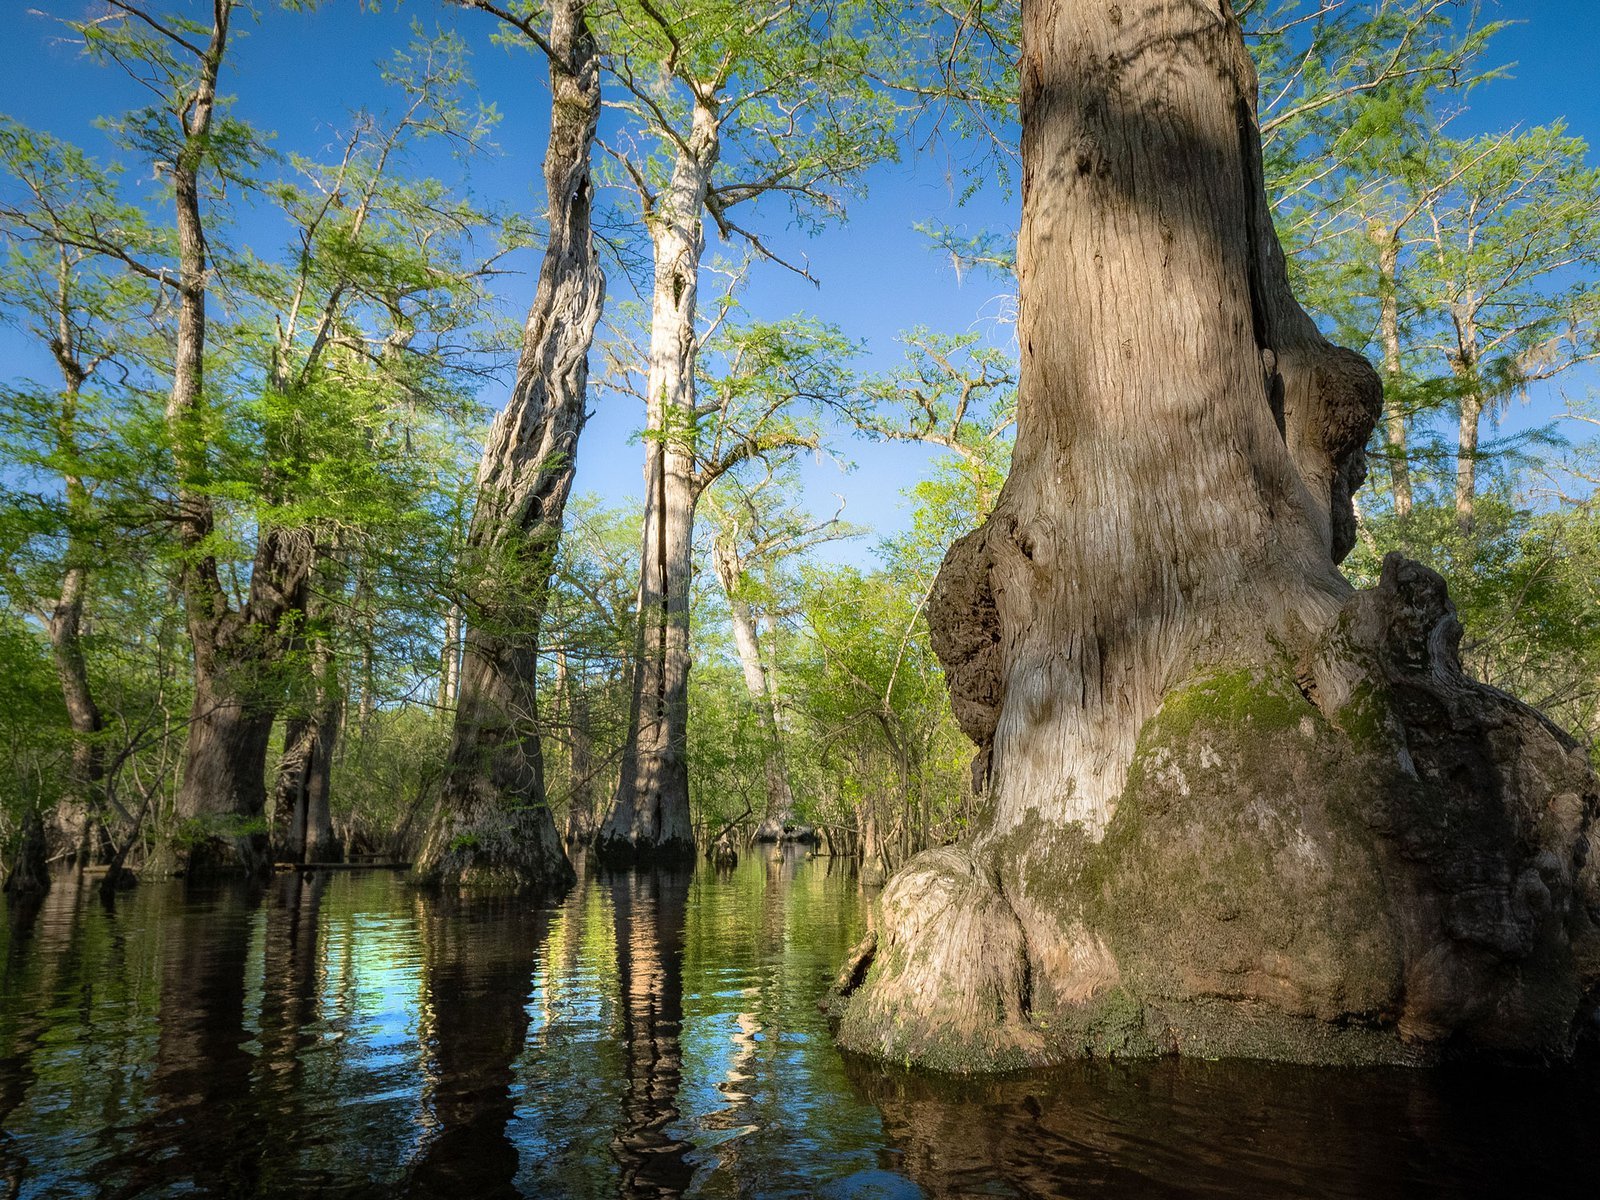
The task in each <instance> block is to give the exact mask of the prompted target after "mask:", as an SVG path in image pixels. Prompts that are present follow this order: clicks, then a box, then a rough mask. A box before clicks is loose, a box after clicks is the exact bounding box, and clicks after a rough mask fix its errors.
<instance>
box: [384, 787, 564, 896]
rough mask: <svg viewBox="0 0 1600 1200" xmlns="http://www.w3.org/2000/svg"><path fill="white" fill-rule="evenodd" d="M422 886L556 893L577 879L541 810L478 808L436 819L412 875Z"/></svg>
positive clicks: (557, 838)
mask: <svg viewBox="0 0 1600 1200" xmlns="http://www.w3.org/2000/svg"><path fill="white" fill-rule="evenodd" d="M412 878H413V880H414V881H415V882H416V883H418V884H420V885H422V886H425V887H441V888H458V889H463V890H469V891H472V892H476V893H484V894H494V893H505V894H515V893H526V892H541V893H557V892H563V891H565V890H566V889H567V888H569V887H571V886H572V884H573V883H574V882H575V881H576V879H577V875H576V873H575V872H574V871H573V869H572V864H571V863H570V862H569V861H568V860H567V855H566V851H565V850H563V849H562V847H561V840H560V838H559V837H557V836H556V833H555V826H554V824H553V823H552V822H551V820H550V816H549V813H548V811H547V810H545V809H543V808H538V809H535V808H533V807H531V806H529V807H522V808H513V809H502V808H498V807H488V808H480V809H479V810H478V811H477V812H475V813H472V814H470V815H469V814H455V815H442V816H441V817H440V818H439V819H438V820H437V822H436V824H435V827H434V829H433V830H432V831H431V832H430V833H429V836H428V840H427V843H426V844H425V846H424V847H423V852H422V854H421V855H420V856H419V857H418V860H417V863H416V866H415V867H414V868H413V871H412Z"/></svg>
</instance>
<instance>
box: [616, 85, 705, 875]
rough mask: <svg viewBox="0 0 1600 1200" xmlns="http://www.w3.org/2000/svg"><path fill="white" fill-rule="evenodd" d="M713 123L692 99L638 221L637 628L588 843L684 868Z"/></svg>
mask: <svg viewBox="0 0 1600 1200" xmlns="http://www.w3.org/2000/svg"><path fill="white" fill-rule="evenodd" d="M719 138H720V133H719V124H718V116H717V113H716V111H715V109H714V108H713V107H712V106H711V105H710V104H709V103H708V102H706V101H704V100H698V101H697V102H696V103H695V107H694V113H693V121H692V126H691V129H690V133H689V136H688V138H687V139H686V140H685V142H684V143H683V145H682V146H681V147H680V150H679V153H678V156H677V159H676V161H675V162H674V164H673V172H672V179H671V182H670V184H669V186H668V187H667V188H666V189H665V191H664V192H663V193H662V194H661V195H660V196H659V197H658V198H657V200H656V206H655V208H654V210H653V211H651V212H649V213H648V214H647V217H646V220H647V222H648V224H649V226H650V238H651V242H652V244H653V247H654V255H655V291H654V298H653V302H652V307H651V314H650V371H649V374H648V377H647V381H646V400H647V404H648V413H647V418H646V427H645V466H644V482H645V500H644V537H643V548H642V552H641V555H640V565H639V629H638V634H637V636H636V639H635V643H634V656H633V691H632V693H631V697H630V699H629V703H628V732H627V740H626V741H625V742H624V743H623V748H622V774H621V778H620V780H619V781H618V784H617V794H616V796H615V797H614V798H613V800H612V802H611V811H610V813H609V814H608V815H607V817H606V820H605V822H604V824H602V825H601V827H600V831H599V833H598V834H597V835H596V837H595V853H596V854H597V855H598V856H599V857H600V858H601V859H603V860H605V861H609V862H616V863H627V862H632V861H635V860H645V859H654V860H660V861H693V859H694V830H693V829H692V828H691V826H690V820H689V766H688V760H687V758H686V750H687V742H688V727H689V582H690V576H691V575H692V573H693V565H694V563H693V535H694V509H695V501H696V499H697V496H696V492H695V481H694V465H695V464H694V456H693V447H692V446H691V445H690V444H689V438H690V437H691V436H692V429H693V423H694V402H695V391H694V366H695V351H696V346H697V331H696V329H695V312H696V303H697V297H698V296H699V286H700V256H701V254H702V252H703V251H704V250H705V229H704V226H703V213H704V210H705V202H706V190H707V188H708V187H709V186H710V182H711V169H712V167H713V166H714V165H715V163H716V160H717V151H718V147H719V144H720V142H719Z"/></svg>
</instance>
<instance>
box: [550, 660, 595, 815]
mask: <svg viewBox="0 0 1600 1200" xmlns="http://www.w3.org/2000/svg"><path fill="white" fill-rule="evenodd" d="M556 680H557V687H558V689H559V691H560V693H561V700H562V707H563V709H564V710H565V711H566V715H567V745H568V753H567V776H568V796H567V827H566V842H567V845H569V846H577V845H582V844H584V843H586V842H588V841H589V840H590V839H591V838H592V837H594V826H595V812H594V778H593V776H594V771H595V764H594V739H593V736H592V735H591V733H590V730H589V697H588V694H587V692H586V691H585V689H584V687H583V684H582V681H578V682H574V681H573V677H572V672H571V671H570V670H569V669H568V666H567V655H566V652H565V651H562V652H561V653H560V654H559V655H558V656H557V659H556Z"/></svg>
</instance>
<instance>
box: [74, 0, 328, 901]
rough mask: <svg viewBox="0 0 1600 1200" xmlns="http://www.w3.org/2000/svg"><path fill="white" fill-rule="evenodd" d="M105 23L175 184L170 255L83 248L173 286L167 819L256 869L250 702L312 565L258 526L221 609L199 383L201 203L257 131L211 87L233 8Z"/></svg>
mask: <svg viewBox="0 0 1600 1200" xmlns="http://www.w3.org/2000/svg"><path fill="white" fill-rule="evenodd" d="M109 8H110V10H111V11H110V12H109V13H108V14H107V15H106V16H105V17H103V18H99V19H95V20H90V21H86V22H81V23H78V24H77V26H76V27H77V29H78V30H79V32H80V33H81V35H82V36H83V38H84V41H85V43H86V45H87V47H88V49H89V51H90V52H91V53H92V54H94V55H96V56H97V57H99V58H101V59H103V60H105V61H109V62H113V63H115V64H117V65H118V66H120V67H122V68H123V69H125V70H126V71H128V73H129V74H130V75H132V76H133V77H134V78H135V79H136V80H138V81H139V82H140V83H141V84H143V85H144V86H146V87H148V88H149V89H150V90H151V91H153V92H154V93H155V95H156V97H157V99H156V101H155V102H154V103H152V104H150V105H149V106H147V107H146V108H143V109H140V110H138V111H136V112H134V113H132V114H130V115H128V116H127V117H125V118H123V119H122V120H121V121H120V122H118V123H117V125H116V128H117V130H118V132H119V135H120V137H121V138H122V140H123V141H124V142H125V143H126V144H127V145H128V147H129V148H130V149H132V150H134V151H136V152H137V153H139V154H141V155H142V156H144V157H146V158H147V159H148V160H149V161H150V162H151V163H152V164H153V165H154V167H155V169H156V170H157V172H159V173H160V174H161V175H162V176H164V177H165V179H166V182H167V185H168V187H170V189H171V195H172V200H173V220H174V229H175V234H176V238H175V240H176V261H175V262H174V263H173V264H172V265H171V267H157V266H152V265H150V264H148V263H146V262H144V261H143V260H141V259H138V258H136V257H134V255H133V254H131V253H130V252H129V251H128V250H127V248H126V247H120V246H116V245H111V244H106V243H105V241H104V237H103V235H102V234H101V233H100V231H98V230H91V231H88V233H89V236H88V237H86V239H85V240H86V241H87V242H88V243H89V244H91V245H95V246H96V248H98V249H105V250H107V251H108V252H112V253H117V254H118V255H119V256H120V257H122V259H123V261H124V262H126V263H127V264H128V266H129V267H131V268H132V269H133V270H135V271H136V272H138V273H140V274H143V275H145V276H146V277H148V278H151V279H155V280H157V281H159V282H161V283H162V284H163V285H166V286H170V287H171V288H172V290H173V292H174V295H175V304H176V309H177V323H176V326H177V327H176V334H175V339H176V340H175V343H174V354H173V365H172V384H171V390H170V392H169V395H168V400H167V427H168V437H169V444H170V453H171V456H172V469H173V474H174V477H175V479H176V484H175V500H174V507H175V511H174V517H173V520H174V526H175V528H176V530H177V536H178V540H179V542H180V545H181V547H182V552H183V567H182V582H183V595H184V606H185V612H186V617H187V622H188V629H189V636H190V639H191V641H192V643H193V649H194V707H193V711H192V713H191V715H190V722H189V734H188V746H187V750H186V752H185V756H184V771H183V782H182V785H181V787H180V789H179V792H178V798H177V812H178V816H179V818H180V819H181V820H182V821H183V822H184V827H183V830H182V834H181V839H182V841H181V844H182V847H183V850H184V853H185V857H186V860H187V862H186V865H187V866H188V867H189V868H190V869H192V870H198V871H205V870H209V869H216V868H242V869H245V870H247V871H257V870H263V869H265V868H266V867H267V865H268V863H269V857H268V853H267V839H266V836H265V827H264V825H263V823H262V819H261V818H262V814H263V811H264V809H265V806H266V791H265V784H264V778H263V772H264V769H265V760H266V753H267V741H268V738H269V736H270V734H271V730H272V721H273V709H272V706H271V704H270V703H264V702H263V698H262V696H261V695H260V687H259V685H260V666H261V663H262V661H263V659H270V658H271V657H272V656H273V654H274V653H275V651H276V649H277V648H278V646H279V645H280V644H281V638H282V636H283V633H284V629H283V622H284V618H285V617H286V616H288V614H290V613H291V612H293V611H294V609H295V608H296V607H297V606H298V605H299V604H300V603H301V600H302V591H303V588H304V585H305V579H306V574H307V571H308V569H309V566H310V554H309V543H308V539H307V537H306V536H305V533H304V531H303V530H297V529H292V528H287V527H279V526H274V527H268V528H264V529H263V530H262V531H261V535H260V539H259V541H258V544H257V550H256V555H255V561H254V563H253V564H252V568H251V573H250V585H249V592H248V597H247V599H246V600H245V603H244V604H243V605H242V607H240V608H238V609H235V608H234V607H233V605H232V604H231V603H230V599H229V595H228V590H227V588H226V586H225V585H224V582H223V578H222V574H221V572H220V570H219V566H218V562H219V557H218V542H217V528H216V526H217V513H216V507H215V504H214V502H213V499H212V496H211V493H210V489H209V487H208V477H209V473H210V465H211V464H210V462H209V461H208V459H209V453H210V450H209V447H210V442H211V439H212V437H213V430H212V426H213V420H214V413H215V406H214V397H213V396H212V395H211V394H210V393H208V390H207V386H206V379H205V366H206V350H207V342H206V322H207V296H208V293H209V290H210V287H211V281H212V276H211V269H210V266H211V263H210V259H211V243H210V242H209V240H208V237H207V222H206V212H205V209H206V202H207V196H208V193H209V189H210V188H211V187H212V185H213V184H215V183H216V182H217V181H219V180H222V179H226V178H229V177H230V176H232V177H236V176H237V174H238V173H239V172H240V171H241V170H243V169H244V168H246V167H247V166H248V165H249V164H250V163H251V161H252V160H253V159H254V158H255V157H256V156H257V155H258V153H259V150H258V145H257V139H256V138H255V135H254V134H253V133H252V132H251V131H250V130H249V129H248V128H247V127H246V126H244V125H243V124H241V123H240V122H237V121H235V120H233V119H232V118H230V117H229V116H228V115H227V114H226V112H225V111H224V108H223V101H222V98H221V96H220V95H219V92H218V83H219V80H220V78H221V74H222V69H223V65H224V63H225V61H226V59H227V54H228V46H229V36H230V32H231V30H232V25H233V20H234V17H235V15H236V13H237V11H238V9H239V5H238V3H237V0H212V4H211V6H210V8H211V12H210V17H209V20H201V21H195V20H191V19H188V18H186V17H183V16H181V15H176V14H171V13H161V12H159V11H158V10H157V9H156V8H155V6H151V5H143V4H138V3H132V2H124V0H109Z"/></svg>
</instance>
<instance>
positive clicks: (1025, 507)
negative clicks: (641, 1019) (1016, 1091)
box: [839, 0, 1600, 1071]
mask: <svg viewBox="0 0 1600 1200" xmlns="http://www.w3.org/2000/svg"><path fill="white" fill-rule="evenodd" d="M1023 23H1024V48H1023V56H1022V77H1023V95H1022V120H1023V170H1024V185H1023V186H1024V192H1023V221H1022V236H1021V240H1020V244H1019V267H1020V277H1021V299H1022V308H1021V317H1020V321H1019V329H1018V332H1019V335H1020V340H1021V345H1022V355H1023V359H1022V380H1021V394H1020V403H1019V410H1018V430H1017V445H1016V453H1015V456H1014V459H1013V468H1012V473H1011V476H1010V478H1009V480H1008V481H1007V483H1006V486H1005V488H1004V490H1003V492H1002V495H1001V497H1000V500H999V502H998V504H997V506H996V509H995V512H994V514H993V515H992V517H991V518H990V519H989V520H988V521H987V522H986V523H985V525H984V526H983V527H982V528H981V529H980V530H978V531H977V532H976V533H973V534H970V535H968V536H967V537H965V538H963V539H962V540H961V541H959V542H957V543H956V545H955V546H954V547H953V548H952V549H951V551H950V554H949V555H948V557H947V558H946V561H945V565H944V568H943V570H942V571H941V573H940V576H939V579H938V582H937V584H936V586H935V590H934V593H933V596H932V598H931V601H930V604H929V626H930V628H931V629H932V630H933V633H934V648H935V650H936V651H937V652H938V654H939V656H940V658H941V659H942V661H943V662H944V664H945V668H946V671H947V673H948V677H949V682H950V687H951V693H952V699H953V702H954V706H955V710H956V714H957V717H958V719H959V720H960V721H961V724H962V726H963V728H964V729H965V730H966V731H967V732H968V734H969V735H971V736H972V737H973V738H974V740H975V741H976V742H977V743H978V745H979V747H980V751H979V753H980V763H981V765H982V766H985V767H987V774H988V778H989V786H990V787H991V788H992V790H993V809H992V816H991V818H990V819H989V821H988V822H987V824H986V825H985V827H984V828H983V829H982V830H981V831H979V832H978V833H977V834H976V836H975V837H974V838H973V839H972V840H971V841H970V842H968V843H967V844H965V845H962V846H958V847H946V848H941V849H938V850H934V851H931V852H929V853H926V854H923V855H920V856H919V857H918V858H916V859H915V860H913V861H912V862H911V863H909V864H907V866H906V867H905V868H904V869H903V870H902V871H901V872H900V873H899V874H898V875H897V876H896V877H895V878H894V879H893V880H892V881H891V882H890V883H889V885H888V886H887V888H886V889H885V891H884V894H883V896H882V898H881V900H880V913H879V921H878V930H879V933H878V937H877V939H876V944H875V947H874V949H872V950H871V951H869V952H867V954H865V955H864V956H863V958H862V960H861V961H860V962H859V963H857V964H855V966H854V968H853V969H852V970H850V971H849V972H847V974H846V975H845V980H846V983H845V987H844V988H843V989H842V990H843V991H844V993H845V994H844V995H843V996H842V997H841V1000H840V1004H841V1008H840V1012H841V1017H842V1020H841V1025H840V1029H839V1034H840V1038H841V1041H842V1042H843V1043H844V1044H845V1045H846V1046H847V1047H850V1048H852V1049H855V1050H859V1051H863V1052H866V1053H870V1054H875V1055H880V1056H884V1057H887V1058H891V1059H893V1060H895V1061H897V1062H903V1061H911V1062H914V1063H921V1064H923V1065H927V1066H933V1067H938V1068H943V1069H948V1070H956V1071H971V1070H994V1069H1000V1068H1005V1067H1014V1066H1023V1065H1029V1064H1037V1063H1042V1062H1049V1061H1055V1060H1059V1059H1062V1058H1065V1057H1069V1056H1073V1055H1080V1054H1085V1053H1108V1054H1119V1053H1120V1054H1150V1053H1167V1052H1185V1053H1198V1054H1202V1055H1209V1056H1226V1055H1249V1056H1265V1057H1275V1058H1285V1059H1293V1060H1300V1061H1330V1060H1332V1061H1405V1062H1409V1061H1416V1060H1418V1059H1426V1058H1429V1057H1432V1056H1434V1055H1436V1054H1437V1053H1440V1052H1442V1051H1443V1049H1444V1047H1445V1046H1446V1045H1447V1044H1450V1045H1454V1046H1467V1045H1470V1046H1475V1047H1478V1048H1488V1049H1493V1050H1498V1051H1504V1052H1507V1053H1528V1054H1536V1055H1544V1054H1561V1053H1565V1052H1566V1051H1567V1049H1568V1048H1569V1046H1570V1044H1571V1039H1572V1037H1573V1035H1574V1032H1575V1029H1576V1028H1577V1024H1576V1022H1577V1021H1578V1020H1579V1018H1580V1016H1581V1015H1582V1013H1583V1012H1584V1010H1585V1009H1586V1008H1588V1007H1592V1005H1593V1003H1594V998H1595V993H1596V990H1597V985H1600V942H1597V937H1596V929H1595V920H1596V918H1597V917H1600V876H1597V865H1596V861H1595V859H1593V858H1589V857H1586V848H1587V842H1588V835H1589V833H1590V831H1591V830H1592V826H1593V823H1594V814H1595V808H1596V803H1597V796H1596V787H1595V779H1594V776H1593V775H1592V773H1591V772H1590V770H1589V766H1588V763H1587V760H1586V759H1585V757H1584V755H1583V753H1582V752H1581V751H1580V750H1579V749H1578V748H1577V747H1576V746H1575V745H1574V743H1573V742H1572V741H1571V740H1570V739H1568V738H1566V737H1565V736H1564V735H1562V734H1561V733H1560V732H1559V731H1558V730H1555V729H1554V728H1553V727H1551V726H1550V725H1549V724H1548V723H1547V722H1545V721H1544V720H1543V719H1542V718H1541V717H1540V716H1539V715H1538V714H1537V713H1535V712H1534V711H1532V710H1531V709H1528V708H1526V707H1524V706H1522V705H1520V704H1518V703H1516V702H1515V701H1514V700H1512V699H1510V698H1509V697H1507V696H1505V695H1503V694H1502V693H1499V692H1495V691H1493V690H1492V689H1489V688H1486V687H1483V686H1482V685H1480V684H1477V683H1474V682H1472V681H1471V680H1468V679H1466V678H1465V677H1464V676H1463V674H1462V672H1461V668H1460V664H1459V661H1458V658H1457V655H1456V642H1457V640H1458V639H1459V636H1460V626H1459V624H1458V623H1457V622H1456V620H1455V616H1454V613H1453V610H1452V609H1451V607H1450V604H1449V601H1448V598H1447V597H1446V596H1445V594H1444V587H1443V584H1442V581H1440V580H1439V578H1438V577H1437V576H1435V575H1433V574H1432V572H1429V571H1428V570H1426V569H1425V568H1423V567H1419V566H1417V565H1416V564H1412V563H1408V562H1405V561H1404V560H1403V559H1401V558H1399V556H1391V558H1390V559H1389V561H1388V562H1387V563H1386V564H1385V567H1384V572H1383V579H1382V582H1381V584H1380V585H1379V586H1378V587H1377V588H1376V589H1375V590H1373V591H1372V592H1368V593H1361V594H1356V593H1354V592H1353V591H1352V589H1351V588H1350V587H1349V585H1348V584H1347V583H1346V582H1345V581H1344V579H1343V578H1342V577H1341V576H1340V574H1339V572H1338V570H1337V568H1336V566H1335V564H1336V563H1337V562H1338V561H1339V560H1340V559H1341V558H1342V557H1343V556H1344V554H1345V553H1346V552H1347V551H1348V550H1349V548H1350V546H1351V543H1352V541H1353V537H1354V524H1353V519H1352V509H1351V492H1352V490H1353V488H1354V487H1356V486H1357V485H1358V484H1359V483H1360V480H1361V478H1362V475H1363V471H1364V464H1363V460H1362V447H1363V445H1364V443H1365V441H1366V438H1367V435H1368V434H1369V433H1370V432H1371V430H1372V428H1373V425H1374V424H1375V422H1376V420H1377V418H1378V415H1379V408H1380V395H1379V386H1378V380H1377V376H1376V375H1375V373H1374V372H1373V371H1372V369H1371V368H1370V367H1369V366H1368V365H1367V364H1366V363H1365V362H1363V361H1362V360H1361V359H1360V358H1358V357H1357V356H1355V355H1354V354H1351V353H1349V352H1347V351H1344V350H1341V349H1338V348H1336V347H1334V346H1331V345H1329V344H1328V343H1327V342H1325V341H1324V340H1323V339H1322V338H1321V337H1320V336H1319V335H1318V333H1317V331H1316V329H1315V327H1314V326H1313V325H1312V323H1311V322H1310V320H1309V319H1308V318H1307V317H1306V315H1305V314H1304V313H1303V312H1302V311H1301V309H1300V308H1299V306H1298V305H1297V304H1296V302H1295V301H1294V298H1293V296H1292V295H1291V294H1290V292H1289V289H1288V284H1287V278H1286V273H1285V269H1284V263H1283V261H1282V255H1281V250H1280V248H1279V246H1278V242H1277V238H1276V235H1275V234H1274V231H1273V228H1272V225H1271V221H1270V218H1269V216H1268V208H1267V204H1266V198H1265V193H1264V187H1263V183H1262V175H1261V163H1260V143H1259V136H1258V132H1257V128H1256V124H1255V115H1254V103H1255V94H1256V92H1255V88H1256V84H1255V77H1254V71H1253V68H1252V66H1251V64H1250V62H1249V59H1248V56H1247V54H1246V52H1245V49H1244V43H1243V38H1242V36H1241V34H1240V31H1239V28H1238V24H1237V22H1236V20H1235V19H1234V17H1233V16H1232V12H1231V8H1230V6H1229V5H1228V4H1226V3H1223V4H1218V3H1215V0H1166V2H1165V3H1162V4H1159V5H1154V6H1149V5H1147V6H1142V7H1136V6H1132V5H1117V4H1108V5H1089V4H1071V5H1050V4H1046V3H1043V2H1042V0H1025V2H1024V7H1023ZM851 985H854V986H851Z"/></svg>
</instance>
